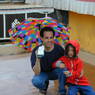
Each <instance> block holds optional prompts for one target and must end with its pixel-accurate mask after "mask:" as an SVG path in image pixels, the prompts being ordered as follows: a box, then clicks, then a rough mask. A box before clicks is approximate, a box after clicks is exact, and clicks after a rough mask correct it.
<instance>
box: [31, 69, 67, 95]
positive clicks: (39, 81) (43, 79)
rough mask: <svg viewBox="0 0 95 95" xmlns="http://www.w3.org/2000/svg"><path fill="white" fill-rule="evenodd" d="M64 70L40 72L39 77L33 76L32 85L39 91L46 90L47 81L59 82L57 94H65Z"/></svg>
mask: <svg viewBox="0 0 95 95" xmlns="http://www.w3.org/2000/svg"><path fill="white" fill-rule="evenodd" d="M63 72H64V69H60V68H57V69H54V70H53V71H52V72H48V73H47V72H41V73H40V74H39V75H35V76H34V77H33V79H32V83H33V85H34V86H35V87H37V88H38V89H40V90H47V88H48V83H49V80H57V79H58V80H59V93H60V94H65V92H66V90H65V87H64V86H65V80H66V76H65V75H64V73H63Z"/></svg>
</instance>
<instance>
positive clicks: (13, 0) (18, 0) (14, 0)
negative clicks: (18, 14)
mask: <svg viewBox="0 0 95 95" xmlns="http://www.w3.org/2000/svg"><path fill="white" fill-rule="evenodd" d="M6 2H25V0H0V3H6Z"/></svg>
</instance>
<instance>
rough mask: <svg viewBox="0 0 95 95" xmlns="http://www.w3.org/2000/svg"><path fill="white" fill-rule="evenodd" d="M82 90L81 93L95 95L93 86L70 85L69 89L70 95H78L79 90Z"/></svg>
mask: <svg viewBox="0 0 95 95" xmlns="http://www.w3.org/2000/svg"><path fill="white" fill-rule="evenodd" d="M79 91H80V92H81V93H83V94H81V95H95V92H94V90H93V88H92V87H91V86H82V85H70V86H69V89H68V95H77V92H79Z"/></svg>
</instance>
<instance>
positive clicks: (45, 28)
mask: <svg viewBox="0 0 95 95" xmlns="http://www.w3.org/2000/svg"><path fill="white" fill-rule="evenodd" d="M45 31H51V32H52V33H53V37H54V35H55V31H54V30H53V29H52V28H51V27H44V28H42V29H41V31H40V36H41V37H42V38H43V36H44V32H45Z"/></svg>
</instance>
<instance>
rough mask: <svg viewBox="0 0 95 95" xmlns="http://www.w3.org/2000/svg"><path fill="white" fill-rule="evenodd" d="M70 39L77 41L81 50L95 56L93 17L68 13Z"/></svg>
mask: <svg viewBox="0 0 95 95" xmlns="http://www.w3.org/2000/svg"><path fill="white" fill-rule="evenodd" d="M69 25H70V27H71V28H72V32H71V39H73V40H75V39H78V40H79V42H80V44H81V48H82V49H83V50H85V51H87V52H90V53H94V54H95V16H90V15H82V14H77V13H73V12H69Z"/></svg>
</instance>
